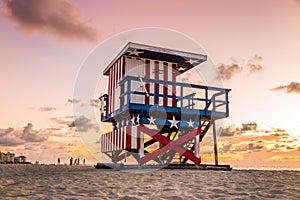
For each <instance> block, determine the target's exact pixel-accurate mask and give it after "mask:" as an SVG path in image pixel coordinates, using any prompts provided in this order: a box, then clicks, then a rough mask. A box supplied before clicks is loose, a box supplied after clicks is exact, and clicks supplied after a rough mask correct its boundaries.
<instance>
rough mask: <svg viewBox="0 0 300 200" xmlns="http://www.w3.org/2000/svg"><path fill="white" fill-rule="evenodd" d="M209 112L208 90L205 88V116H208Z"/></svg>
mask: <svg viewBox="0 0 300 200" xmlns="http://www.w3.org/2000/svg"><path fill="white" fill-rule="evenodd" d="M207 110H208V89H207V87H206V88H205V115H207V113H208V112H207Z"/></svg>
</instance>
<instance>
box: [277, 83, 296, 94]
mask: <svg viewBox="0 0 300 200" xmlns="http://www.w3.org/2000/svg"><path fill="white" fill-rule="evenodd" d="M279 90H283V91H285V93H287V94H288V93H298V94H300V83H299V82H294V81H292V82H290V83H289V84H287V85H280V86H277V87H275V88H272V89H271V91H279Z"/></svg>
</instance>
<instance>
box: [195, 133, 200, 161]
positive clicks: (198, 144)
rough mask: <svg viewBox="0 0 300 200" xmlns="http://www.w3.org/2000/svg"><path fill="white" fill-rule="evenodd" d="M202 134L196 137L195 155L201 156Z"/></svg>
mask: <svg viewBox="0 0 300 200" xmlns="http://www.w3.org/2000/svg"><path fill="white" fill-rule="evenodd" d="M199 142H200V135H197V136H196V138H195V156H196V157H197V158H200V143H199Z"/></svg>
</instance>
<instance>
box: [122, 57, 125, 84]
mask: <svg viewBox="0 0 300 200" xmlns="http://www.w3.org/2000/svg"><path fill="white" fill-rule="evenodd" d="M122 67H123V69H122V79H123V78H124V74H125V56H123V57H122Z"/></svg>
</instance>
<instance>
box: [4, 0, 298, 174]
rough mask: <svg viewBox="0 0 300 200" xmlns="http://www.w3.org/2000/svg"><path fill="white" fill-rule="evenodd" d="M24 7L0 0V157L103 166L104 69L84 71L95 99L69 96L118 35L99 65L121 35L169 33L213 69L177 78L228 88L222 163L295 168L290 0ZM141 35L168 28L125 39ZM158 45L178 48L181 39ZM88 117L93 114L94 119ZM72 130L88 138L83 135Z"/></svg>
mask: <svg viewBox="0 0 300 200" xmlns="http://www.w3.org/2000/svg"><path fill="white" fill-rule="evenodd" d="M26 2H27V4H24V1H22V0H3V1H1V2H0V55H1V66H0V83H1V84H0V89H1V103H0V109H1V114H0V151H1V152H7V151H10V152H14V153H16V154H18V155H19V154H24V155H26V156H27V159H28V160H29V161H31V162H35V161H39V162H40V163H55V162H56V161H57V158H58V157H60V158H62V162H63V163H67V162H68V159H69V158H70V157H71V156H73V157H74V158H75V157H76V158H77V157H80V158H81V159H86V163H87V164H95V163H96V162H97V161H98V160H99V159H103V160H104V161H105V159H107V158H106V157H105V156H104V155H102V154H101V153H100V146H99V138H100V134H101V133H103V132H107V131H109V130H110V129H111V128H112V127H111V125H110V124H103V123H100V113H99V107H100V103H99V101H98V98H99V97H100V96H101V95H102V93H104V92H106V90H107V85H106V84H107V80H106V79H105V77H104V78H103V76H102V67H106V66H99V72H98V73H99V74H93V75H94V76H96V77H98V79H99V80H97V81H98V85H96V86H95V85H94V86H93V87H94V88H90V89H92V90H95V94H94V96H93V97H91V98H90V97H87V98H86V99H76V98H75V97H76V95H75V94H74V91H75V89H74V88H75V87H76V83H77V81H78V79H79V78H80V75H82V73H83V72H82V71H80V70H82V69H83V67H82V65H83V64H84V63H85V61H86V59H87V58H88V57H89V56H91V55H93V52H94V51H95V50H96V49H97V46H98V45H101V44H105V45H108V44H110V43H109V42H107V41H109V40H110V39H111V38H112V37H113V36H115V35H118V34H121V37H120V38H121V39H120V40H122V41H121V42H119V43H117V42H116V44H115V43H114V44H115V46H114V47H116V48H115V49H112V50H111V51H112V52H109V53H110V54H109V53H107V55H106V54H105V55H103V58H107V62H110V61H111V60H109V59H108V58H109V56H114V53H117V52H119V50H120V49H121V48H122V46H121V45H119V44H121V43H122V42H123V41H126V39H128V38H137V40H141V41H152V42H157V41H158V40H156V39H157V38H159V37H162V38H163V37H166V38H167V37H168V35H167V33H169V32H172V31H173V32H178V35H185V36H186V37H187V38H190V40H191V41H193V42H195V44H198V46H200V47H201V48H199V49H203V50H204V52H196V53H205V54H207V55H208V57H209V59H210V60H211V63H212V64H214V65H215V69H216V70H215V71H207V68H205V65H204V66H202V67H200V66H199V71H200V70H201V71H200V72H201V74H200V75H199V76H195V71H192V70H191V71H189V72H187V73H186V74H184V75H182V77H180V78H181V79H182V80H184V81H187V82H190V83H195V84H213V80H214V79H215V78H221V80H222V85H221V86H222V87H225V88H231V89H232V91H231V92H230V93H229V97H230V116H229V117H228V118H226V119H225V120H224V122H222V130H221V129H220V132H219V133H220V135H219V137H218V147H219V153H220V154H219V161H220V163H221V164H230V165H232V166H233V167H241V168H297V169H300V156H299V155H300V103H299V102H300V77H299V75H300V67H299V65H300V57H299V52H300V40H299V35H300V20H299V19H300V2H299V1H297V0H287V1H272V0H265V1H258V0H254V1H238V0H229V1H197V0H177V1H172V0H165V1H159V0H154V1H135V0H130V1H118V0H113V1H104V0H103V1H88V2H87V1H84V0H44V1H40V2H39V3H36V1H34V0H27V1H26ZM34 2H35V4H34ZM33 4H34V6H33ZM42 16H43V17H42ZM58 19H59V20H58ZM146 27H155V28H156V29H162V30H165V32H166V35H153V34H149V35H147V37H148V38H146V39H145V38H142V37H141V34H140V32H142V31H137V32H133V34H129V33H128V34H127V33H123V32H124V31H130V30H133V29H143V28H146ZM149 30H150V29H149ZM130 33H132V32H130ZM151 33H158V32H155V31H153V32H151ZM134 34H136V35H134ZM139 37H141V38H139ZM151 37H153V38H155V39H153V38H151ZM162 40H163V39H162ZM118 45H119V46H118ZM155 45H161V46H164V45H167V46H168V45H169V46H174V48H180V47H182V48H185V45H184V44H180V40H177V41H174V44H172V43H168V40H167V39H166V41H165V44H163V43H162V44H155ZM179 50H186V51H187V50H189V51H191V52H193V51H195V50H197V48H196V47H195V48H194V49H179ZM103 62H106V61H104V60H99V65H100V63H101V64H103ZM97 64H98V62H97ZM106 64H108V63H106ZM207 65H209V64H207ZM207 74H209V78H207ZM201 76H203V77H204V78H203V79H200V78H199V77H201ZM78 77H79V78H78ZM217 86H220V85H217ZM74 108H78V109H77V110H76V113H75V112H74ZM86 108H90V109H92V111H93V112H94V113H93V114H94V116H93V119H92V118H91V117H90V116H88V115H87V114H86V113H85V110H86ZM81 111H82V113H80V112H81ZM78 113H80V114H78ZM74 124H80V126H75V125H74ZM78 129H81V131H83V132H86V133H87V134H89V133H90V136H89V137H88V138H85V136H84V135H81V134H82V133H78V131H77V130H78ZM79 132H80V131H79ZM210 139H211V138H210ZM82 141H84V143H82ZM89 147H93V148H92V149H93V152H91V148H89ZM97 149H99V151H97ZM201 155H202V161H203V162H204V163H212V162H213V149H212V143H211V141H209V138H208V139H207V146H206V147H204V148H203V149H201Z"/></svg>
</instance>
